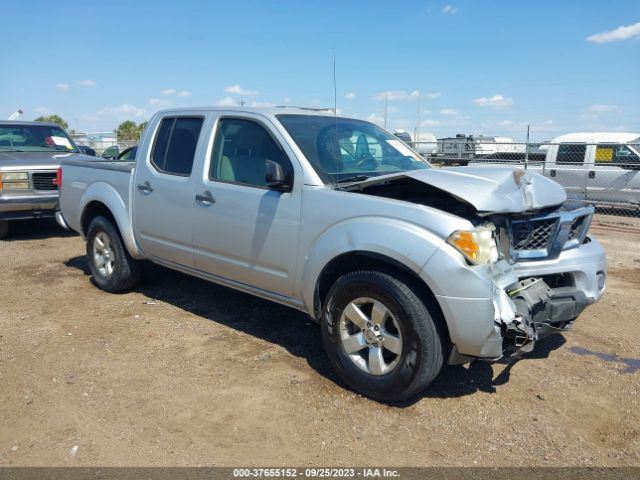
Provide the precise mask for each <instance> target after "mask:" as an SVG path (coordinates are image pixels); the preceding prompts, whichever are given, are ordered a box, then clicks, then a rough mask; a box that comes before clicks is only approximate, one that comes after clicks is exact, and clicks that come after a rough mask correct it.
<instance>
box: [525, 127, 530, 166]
mask: <svg viewBox="0 0 640 480" xmlns="http://www.w3.org/2000/svg"><path fill="white" fill-rule="evenodd" d="M528 166H529V124H527V144H526V145H525V151H524V169H525V170H526V169H527V167H528Z"/></svg>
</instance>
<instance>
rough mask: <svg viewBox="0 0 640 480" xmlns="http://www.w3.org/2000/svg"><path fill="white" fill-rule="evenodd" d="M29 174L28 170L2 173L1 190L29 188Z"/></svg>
mask: <svg viewBox="0 0 640 480" xmlns="http://www.w3.org/2000/svg"><path fill="white" fill-rule="evenodd" d="M28 189H29V174H28V173H27V172H2V173H0V190H28Z"/></svg>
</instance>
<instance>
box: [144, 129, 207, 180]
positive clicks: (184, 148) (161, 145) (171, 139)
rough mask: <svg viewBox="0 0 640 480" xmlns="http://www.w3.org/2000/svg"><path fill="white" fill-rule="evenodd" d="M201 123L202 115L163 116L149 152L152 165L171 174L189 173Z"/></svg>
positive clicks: (185, 174)
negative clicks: (151, 149)
mask: <svg viewBox="0 0 640 480" xmlns="http://www.w3.org/2000/svg"><path fill="white" fill-rule="evenodd" d="M202 123H203V118H202V117H168V118H164V119H163V120H162V122H161V123H160V128H159V129H158V133H157V135H156V139H155V142H154V145H153V151H152V153H151V163H153V165H154V167H156V169H157V170H159V171H161V172H164V173H169V174H172V175H183V176H189V175H191V169H192V168H193V160H194V158H195V154H196V147H197V145H198V139H199V138H200V130H202Z"/></svg>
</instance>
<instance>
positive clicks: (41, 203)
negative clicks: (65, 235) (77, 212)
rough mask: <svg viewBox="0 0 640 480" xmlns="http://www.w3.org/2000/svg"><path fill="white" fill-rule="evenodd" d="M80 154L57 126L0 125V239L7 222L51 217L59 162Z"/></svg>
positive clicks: (6, 231) (37, 124) (6, 227)
mask: <svg viewBox="0 0 640 480" xmlns="http://www.w3.org/2000/svg"><path fill="white" fill-rule="evenodd" d="M79 153H80V152H79V150H78V149H77V147H76V145H75V144H74V143H73V140H71V138H69V136H68V135H67V134H66V133H65V132H64V130H62V129H61V128H60V127H59V126H57V125H54V124H51V123H40V122H16V121H1V122H0V238H4V237H5V236H6V235H7V234H8V232H9V221H10V220H18V219H26V218H40V217H52V216H54V214H55V212H56V207H57V205H58V186H57V184H56V182H55V180H56V171H57V170H58V167H59V166H60V160H61V159H62V158H67V157H69V156H71V155H74V154H79Z"/></svg>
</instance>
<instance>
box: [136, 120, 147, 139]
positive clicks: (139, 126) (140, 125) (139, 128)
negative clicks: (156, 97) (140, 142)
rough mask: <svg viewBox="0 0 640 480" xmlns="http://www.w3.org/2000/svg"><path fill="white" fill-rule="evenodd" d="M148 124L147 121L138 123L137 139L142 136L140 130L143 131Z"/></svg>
mask: <svg viewBox="0 0 640 480" xmlns="http://www.w3.org/2000/svg"><path fill="white" fill-rule="evenodd" d="M148 124H149V122H142V123H140V124H138V139H140V137H142V132H144V129H145V128H147V125H148Z"/></svg>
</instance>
